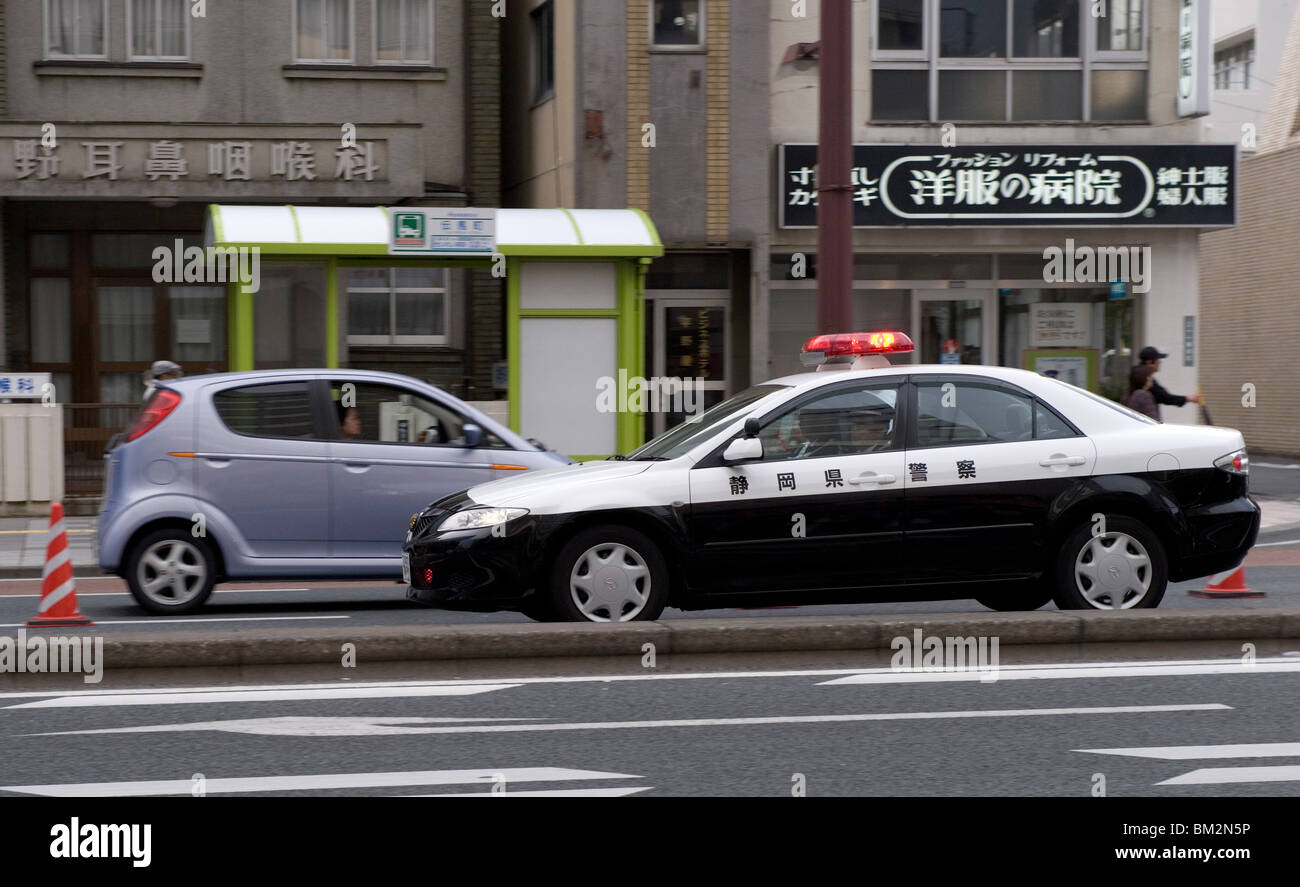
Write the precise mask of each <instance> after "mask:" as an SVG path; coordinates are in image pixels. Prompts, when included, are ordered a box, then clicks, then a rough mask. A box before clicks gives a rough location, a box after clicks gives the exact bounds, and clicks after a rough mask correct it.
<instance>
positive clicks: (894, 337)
mask: <svg viewBox="0 0 1300 887" xmlns="http://www.w3.org/2000/svg"><path fill="white" fill-rule="evenodd" d="M913 350H915V346H914V345H913V344H912V340H911V339H910V338H909V337H908V336H907V334H906V333H900V332H894V331H888V330H882V331H879V332H874V333H830V334H827V335H822V336H813V337H812V338H811V339H809V340H808V342H807V343H806V344H805V345H804V346H803V351H802V352H801V353H800V355H799V359H800V360H801V361H802V362H803V364H804V366H815V367H817V368H818V369H827V368H828V367H829V366H830V365H831V364H845V365H847V364H852V365H853V366H852V368H853V369H868V368H872V367H884V366H889V361H888V360H887V359H886V358H885V355H886V354H908V353H910V352H912V351H913ZM862 358H873V359H872V360H862ZM844 368H846V369H847V368H849V367H848V366H845V367H844Z"/></svg>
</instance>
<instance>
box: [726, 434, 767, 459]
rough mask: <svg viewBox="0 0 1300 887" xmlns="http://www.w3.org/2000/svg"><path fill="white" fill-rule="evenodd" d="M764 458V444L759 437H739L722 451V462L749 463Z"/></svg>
mask: <svg viewBox="0 0 1300 887" xmlns="http://www.w3.org/2000/svg"><path fill="white" fill-rule="evenodd" d="M762 458H763V442H762V441H761V440H759V439H758V438H757V437H738V438H736V439H735V440H733V441H732V442H731V443H729V444H727V448H726V449H725V450H723V451H722V461H723V462H726V463H728V464H730V463H732V462H749V461H752V460H754V459H762Z"/></svg>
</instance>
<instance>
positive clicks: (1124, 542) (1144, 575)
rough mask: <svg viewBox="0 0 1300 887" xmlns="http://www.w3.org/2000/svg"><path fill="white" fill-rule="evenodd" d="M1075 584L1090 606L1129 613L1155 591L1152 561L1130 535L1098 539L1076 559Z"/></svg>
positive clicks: (1086, 546)
mask: <svg viewBox="0 0 1300 887" xmlns="http://www.w3.org/2000/svg"><path fill="white" fill-rule="evenodd" d="M1074 582H1075V585H1076V586H1077V587H1078V589H1079V593H1080V594H1081V595H1083V599H1084V600H1085V601H1087V602H1088V605H1089V606H1091V607H1094V608H1096V609H1098V610H1128V609H1130V608H1132V607H1135V606H1137V605H1138V604H1139V603H1141V602H1142V600H1143V599H1144V598H1145V597H1146V596H1147V592H1148V591H1150V590H1151V557H1150V555H1148V554H1147V550H1146V548H1144V547H1143V546H1142V543H1141V542H1139V541H1138V540H1137V539H1134V538H1133V537H1132V536H1130V535H1128V534H1127V533H1106V534H1105V535H1102V536H1094V537H1093V538H1091V539H1089V540H1088V542H1087V544H1086V545H1084V546H1083V549H1082V550H1081V551H1080V552H1079V556H1078V557H1076V558H1075V559H1074Z"/></svg>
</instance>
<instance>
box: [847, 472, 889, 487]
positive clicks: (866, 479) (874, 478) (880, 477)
mask: <svg viewBox="0 0 1300 887" xmlns="http://www.w3.org/2000/svg"><path fill="white" fill-rule="evenodd" d="M896 480H898V478H896V477H894V476H893V475H892V474H876V473H875V472H874V471H864V472H862V473H861V474H859V475H858V476H857V477H851V478H849V483H851V484H854V485H857V484H881V485H882V486H883V485H884V484H892V483H894V482H895V481H896Z"/></svg>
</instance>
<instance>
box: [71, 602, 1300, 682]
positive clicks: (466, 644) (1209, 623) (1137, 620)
mask: <svg viewBox="0 0 1300 887" xmlns="http://www.w3.org/2000/svg"><path fill="white" fill-rule="evenodd" d="M917 629H920V631H921V634H922V636H923V637H929V636H937V637H954V636H956V637H970V636H974V637H990V638H992V637H996V638H998V643H999V645H1000V646H1013V645H1030V644H1090V643H1114V642H1123V643H1138V642H1144V641H1207V640H1242V641H1254V642H1258V641H1263V640H1275V639H1283V638H1300V607H1268V608H1260V609H1252V610H1246V611H1242V612H1236V613H1224V612H1208V611H1201V610H1196V611H1164V612H1162V611H1158V610H1144V611H1140V612H1136V613H1134V612H1124V613H1094V612H1068V613H1060V612H1050V611H1047V612H1032V613H987V614H984V613H971V614H955V615H954V614H917V615H915V616H844V617H834V618H821V617H815V616H787V617H773V618H761V617H759V618H753V617H748V618H742V619H735V618H732V619H689V620H673V621H670V622H647V623H633V624H631V625H589V624H566V625H554V624H551V625H471V626H454V627H451V626H449V627H436V628H429V627H423V626H420V627H399V628H393V627H371V628H304V629H299V630H296V631H294V632H293V633H288V632H286V631H284V630H283V629H266V628H262V629H235V630H222V631H217V632H211V633H209V632H204V633H203V634H202V635H199V636H196V633H195V632H190V631H186V632H167V633H139V632H137V633H130V634H117V633H113V634H109V635H105V636H104V662H105V664H106V665H107V666H108V667H110V668H113V669H122V668H182V667H200V666H258V665H308V664H339V663H341V661H342V658H343V645H344V644H354V645H355V647H356V660H357V662H358V663H372V662H413V661H443V660H461V659H516V658H520V659H522V658H552V657H586V656H635V657H638V658H639V657H640V656H641V655H642V654H643V649H642V647H643V645H644V644H648V643H649V644H654V645H655V653H656V655H657V656H669V655H672V654H675V653H676V654H699V653H752V652H767V653H772V652H808V651H819V652H821V651H850V650H881V649H884V650H888V649H891V644H892V641H893V639H894V638H895V637H899V636H902V637H906V638H908V639H909V640H911V639H912V638H913V636H914V635H913V633H914V632H915V631H916V630H917ZM89 631H90V632H93V631H94V629H93V628H92V629H89ZM51 633H57V634H71V633H73V632H72V630H70V629H63V630H58V629H53V630H51Z"/></svg>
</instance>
